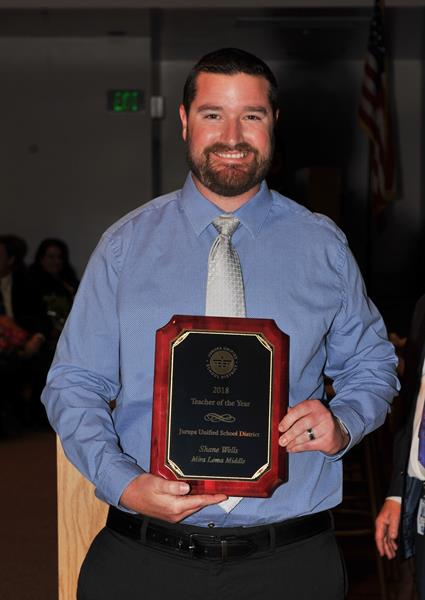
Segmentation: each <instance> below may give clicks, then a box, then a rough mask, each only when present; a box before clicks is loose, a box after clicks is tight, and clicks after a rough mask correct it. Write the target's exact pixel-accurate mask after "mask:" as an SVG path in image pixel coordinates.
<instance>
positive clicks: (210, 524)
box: [207, 523, 215, 527]
mask: <svg viewBox="0 0 425 600" xmlns="http://www.w3.org/2000/svg"><path fill="white" fill-rule="evenodd" d="M207 527H215V523H208V525H207Z"/></svg>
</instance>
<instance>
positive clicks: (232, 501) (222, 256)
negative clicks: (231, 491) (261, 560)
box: [205, 215, 245, 512]
mask: <svg viewBox="0 0 425 600" xmlns="http://www.w3.org/2000/svg"><path fill="white" fill-rule="evenodd" d="M212 223H213V225H214V227H215V228H216V229H217V231H218V236H217V237H216V239H215V241H214V243H213V245H212V246H211V250H210V255H209V258H208V281H207V298H206V308H205V314H206V315H210V316H216V317H244V316H245V293H244V286H243V279H242V269H241V264H240V262H239V256H238V253H237V252H236V250H235V249H234V247H233V245H232V235H233V234H234V232H235V231H236V229H237V228H238V226H239V219H237V218H236V217H234V216H233V215H220V216H219V217H217V218H216V219H214V221H213V222H212ZM241 500H242V498H239V497H236V496H230V497H229V498H228V499H227V500H224V502H220V504H219V506H220V507H221V508H222V509H223V510H224V511H226V512H230V511H231V510H233V509H234V508H235V506H236V505H237V504H238V503H239V502H240V501H241Z"/></svg>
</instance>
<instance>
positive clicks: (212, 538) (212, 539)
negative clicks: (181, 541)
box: [188, 533, 219, 557]
mask: <svg viewBox="0 0 425 600" xmlns="http://www.w3.org/2000/svg"><path fill="white" fill-rule="evenodd" d="M199 538H201V539H202V541H205V542H209V543H211V544H215V545H217V542H218V541H219V538H218V537H217V536H216V535H208V534H204V533H190V534H189V546H188V550H189V554H190V556H192V557H193V556H194V555H195V550H196V548H198V547H199V546H198V545H197V544H196V541H197V540H198V539H199Z"/></svg>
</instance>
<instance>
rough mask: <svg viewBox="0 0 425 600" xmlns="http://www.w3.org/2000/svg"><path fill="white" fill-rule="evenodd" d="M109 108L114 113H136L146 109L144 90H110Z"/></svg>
mask: <svg viewBox="0 0 425 600" xmlns="http://www.w3.org/2000/svg"><path fill="white" fill-rule="evenodd" d="M108 110H111V111H112V112H114V113H134V112H139V111H141V110H144V102H143V92H142V90H109V91H108Z"/></svg>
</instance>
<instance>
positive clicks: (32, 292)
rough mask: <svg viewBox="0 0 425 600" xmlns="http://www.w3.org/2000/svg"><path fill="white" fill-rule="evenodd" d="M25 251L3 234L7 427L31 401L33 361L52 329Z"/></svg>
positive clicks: (3, 406)
mask: <svg viewBox="0 0 425 600" xmlns="http://www.w3.org/2000/svg"><path fill="white" fill-rule="evenodd" d="M26 251H27V245H26V242H25V241H24V240H22V239H21V238H19V237H17V236H15V235H0V321H1V328H0V337H2V341H3V342H4V343H2V349H1V350H0V379H1V381H2V386H1V389H0V393H1V397H0V411H1V415H2V417H1V420H2V423H0V426H1V425H3V427H5V428H7V425H5V423H6V422H8V423H9V422H10V420H11V418H12V414H13V415H16V414H19V415H20V416H22V415H23V414H24V413H25V412H26V408H25V406H26V407H27V408H28V405H29V404H30V403H31V402H30V401H31V396H32V395H33V394H32V391H30V390H32V383H31V382H32V380H33V378H34V375H33V373H34V361H36V357H37V356H38V355H39V353H40V352H41V349H42V347H43V345H44V342H45V340H46V336H47V334H48V330H49V324H48V321H47V319H46V317H45V314H44V309H43V303H42V300H41V297H40V294H39V293H38V291H37V289H36V288H35V287H34V285H33V283H32V282H31V280H30V278H29V276H28V271H27V269H26V267H25V264H24V258H25V254H26ZM6 337H7V338H8V339H5V338H6ZM22 395H24V396H25V398H26V402H25V400H24V399H23V398H22V397H21V396H22ZM37 404H38V403H37ZM34 406H36V405H35V404H34Z"/></svg>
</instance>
